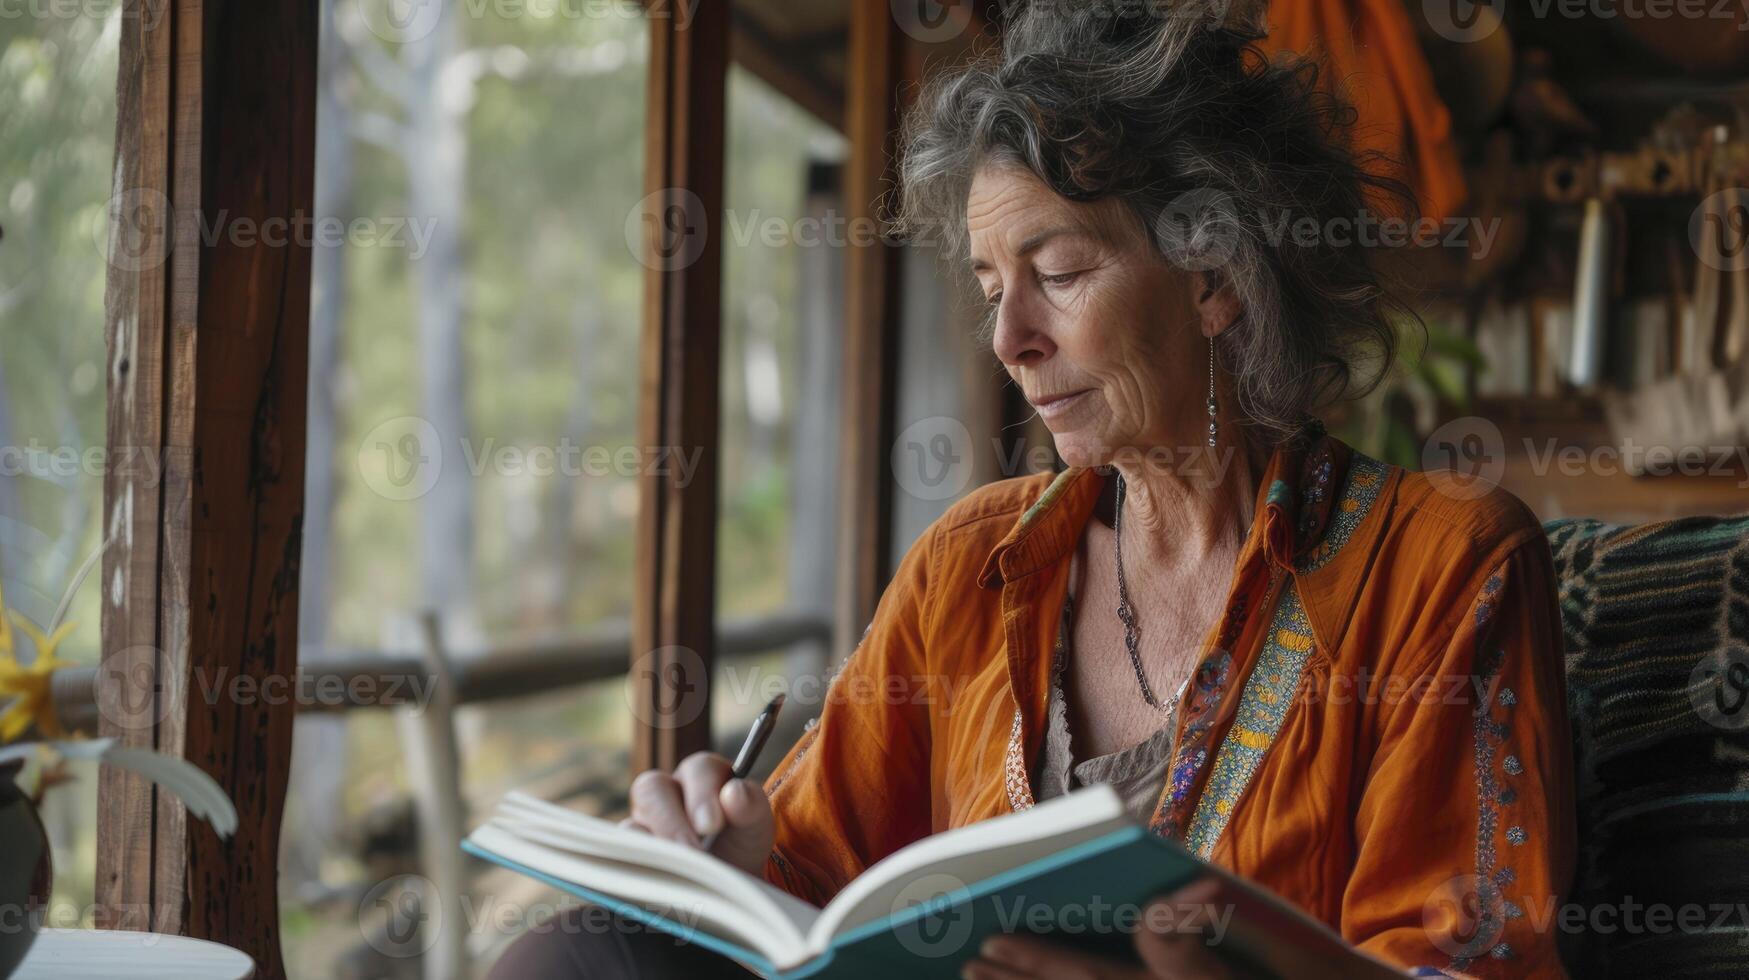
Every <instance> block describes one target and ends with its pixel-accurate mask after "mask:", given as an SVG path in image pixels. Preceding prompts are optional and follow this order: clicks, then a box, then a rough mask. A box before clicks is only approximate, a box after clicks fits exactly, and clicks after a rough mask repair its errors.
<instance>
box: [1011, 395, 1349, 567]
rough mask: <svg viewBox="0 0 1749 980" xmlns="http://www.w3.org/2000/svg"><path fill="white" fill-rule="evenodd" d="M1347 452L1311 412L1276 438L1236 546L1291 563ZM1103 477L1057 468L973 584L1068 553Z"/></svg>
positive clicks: (1318, 535) (1315, 524)
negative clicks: (1294, 429) (1251, 516)
mask: <svg viewBox="0 0 1749 980" xmlns="http://www.w3.org/2000/svg"><path fill="white" fill-rule="evenodd" d="M1352 457H1353V450H1351V449H1350V448H1349V447H1348V446H1347V445H1346V444H1344V443H1343V442H1342V441H1341V440H1339V439H1337V438H1335V437H1334V436H1331V435H1330V434H1329V433H1328V432H1327V431H1326V430H1325V427H1324V424H1323V422H1322V421H1320V420H1318V419H1310V420H1308V421H1307V422H1306V424H1305V425H1304V426H1303V427H1302V428H1301V429H1300V431H1299V432H1298V433H1296V434H1295V435H1294V436H1292V437H1291V438H1289V439H1288V440H1286V441H1284V442H1282V443H1280V444H1278V445H1277V446H1276V448H1275V450H1274V452H1272V453H1271V454H1270V458H1269V463H1268V465H1267V466H1265V467H1264V471H1263V478H1262V479H1261V480H1259V481H1258V490H1257V499H1256V500H1255V501H1254V509H1253V513H1255V514H1257V515H1258V517H1257V518H1256V519H1255V520H1253V521H1252V524H1251V534H1250V537H1249V538H1248V539H1247V540H1246V542H1245V544H1244V546H1243V549H1242V551H1241V554H1244V553H1247V552H1249V551H1250V550H1251V549H1253V548H1261V549H1262V550H1263V553H1264V555H1265V557H1266V558H1267V559H1268V561H1269V562H1270V564H1271V565H1273V566H1275V567H1277V568H1279V569H1281V570H1283V571H1292V570H1293V568H1294V564H1295V561H1296V559H1298V558H1299V557H1300V556H1301V555H1304V554H1306V553H1307V552H1308V551H1310V550H1311V549H1312V548H1314V547H1315V546H1316V544H1317V543H1318V542H1319V541H1320V540H1321V539H1322V538H1323V536H1324V532H1325V529H1326V528H1327V527H1328V526H1329V523H1330V517H1331V513H1332V511H1333V510H1334V508H1335V502H1336V497H1337V493H1336V492H1335V487H1334V486H1333V485H1332V481H1333V479H1334V478H1335V477H1336V476H1337V475H1340V474H1346V473H1347V471H1348V466H1349V462H1350V460H1351V459H1352ZM1108 479H1109V478H1108V477H1107V476H1106V475H1105V474H1104V473H1103V472H1102V471H1101V470H1099V469H1095V468H1091V467H1084V466H1072V467H1070V468H1068V469H1067V470H1064V471H1063V472H1061V473H1059V474H1057V476H1056V478H1055V479H1054V480H1052V481H1051V483H1050V485H1049V486H1048V487H1046V488H1045V491H1044V493H1043V494H1041V495H1040V496H1039V498H1038V500H1037V501H1036V502H1035V503H1033V505H1032V506H1031V507H1029V508H1027V510H1026V512H1025V513H1024V514H1022V515H1021V516H1020V519H1019V520H1017V521H1016V522H1015V524H1014V527H1013V528H1012V529H1010V530H1009V532H1008V534H1007V535H1006V536H1005V537H1004V538H1003V539H1002V541H1001V542H1000V543H998V544H997V545H996V547H995V548H994V549H992V550H991V552H990V554H989V556H988V557H987V558H986V559H985V561H984V565H983V568H982V569H981V570H980V571H979V572H978V584H979V585H980V586H983V587H984V588H998V587H1000V586H1001V585H1002V584H1003V583H1004V582H1012V581H1014V580H1016V579H1019V578H1024V577H1025V576H1027V575H1031V574H1032V573H1033V572H1036V571H1038V570H1039V569H1041V568H1046V567H1049V566H1051V565H1054V564H1056V563H1057V562H1061V561H1064V560H1066V559H1067V558H1068V557H1069V555H1070V554H1071V553H1073V551H1074V550H1075V544H1076V542H1077V541H1078V540H1079V539H1080V537H1081V532H1082V530H1083V529H1084V528H1085V527H1086V525H1087V521H1088V520H1089V519H1090V518H1091V517H1092V515H1093V508H1094V506H1095V505H1096V504H1097V503H1098V501H1099V496H1100V494H1101V493H1102V492H1103V491H1104V489H1105V484H1106V482H1107V480H1108Z"/></svg>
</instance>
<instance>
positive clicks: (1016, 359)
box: [991, 296, 1057, 367]
mask: <svg viewBox="0 0 1749 980" xmlns="http://www.w3.org/2000/svg"><path fill="white" fill-rule="evenodd" d="M1028 305H1029V304H1027V303H1026V301H1025V298H1024V297H1022V296H1004V297H1003V298H1002V301H1001V304H1000V305H999V306H997V308H996V332H995V335H994V337H993V338H992V341H991V349H992V350H993V351H994V352H995V354H996V358H997V360H1000V361H1001V362H1002V363H1003V364H1005V365H1007V366H1009V367H1019V366H1021V365H1023V364H1037V363H1039V362H1040V361H1044V360H1048V359H1049V358H1050V356H1051V355H1052V354H1054V353H1056V350H1057V345H1056V344H1055V343H1053V342H1052V340H1051V338H1050V335H1049V334H1048V333H1047V332H1046V330H1045V329H1043V322H1042V321H1041V320H1040V319H1039V318H1038V317H1037V316H1035V315H1033V313H1032V311H1030V310H1029V309H1028V308H1027V307H1028Z"/></svg>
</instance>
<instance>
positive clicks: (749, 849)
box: [711, 779, 777, 874]
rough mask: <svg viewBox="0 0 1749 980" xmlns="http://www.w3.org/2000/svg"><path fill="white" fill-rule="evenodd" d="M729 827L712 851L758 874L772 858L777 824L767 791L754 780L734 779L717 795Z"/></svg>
mask: <svg viewBox="0 0 1749 980" xmlns="http://www.w3.org/2000/svg"><path fill="white" fill-rule="evenodd" d="M717 802H718V803H719V805H720V806H721V807H722V810H723V817H724V821H725V826H724V828H723V831H722V833H721V834H719V835H718V836H717V840H716V844H715V845H714V846H713V847H712V848H711V850H712V852H713V853H715V854H716V855H717V856H718V857H720V858H722V859H723V860H725V861H727V862H729V863H730V864H733V865H735V866H736V867H738V868H744V869H746V870H747V871H749V872H751V873H753V874H758V873H759V871H760V869H761V868H763V867H764V866H765V859H766V858H767V857H769V856H770V855H771V845H772V842H773V840H774V839H775V838H776V835H777V822H776V820H774V819H773V817H772V814H771V800H770V798H768V797H767V796H766V795H765V788H764V787H762V786H760V785H759V784H758V783H756V782H753V781H752V780H750V779H731V780H729V781H728V782H727V783H725V784H723V788H722V789H721V790H719V791H718V792H717Z"/></svg>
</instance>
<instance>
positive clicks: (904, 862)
mask: <svg viewBox="0 0 1749 980" xmlns="http://www.w3.org/2000/svg"><path fill="white" fill-rule="evenodd" d="M1130 824H1131V821H1130V820H1129V818H1128V816H1127V815H1126V814H1125V813H1124V809H1123V801H1122V800H1120V799H1118V796H1117V793H1116V792H1114V791H1113V790H1112V788H1111V787H1109V786H1092V787H1089V788H1087V789H1084V790H1079V791H1077V792H1074V793H1071V794H1069V795H1068V796H1064V797H1059V798H1058V799H1054V800H1051V801H1049V802H1046V803H1041V804H1039V805H1038V806H1035V807H1033V808H1032V809H1030V810H1025V811H1022V812H1020V813H1013V814H1005V815H1003V816H1000V817H995V818H993V819H990V820H985V821H983V822H981V823H975V824H971V825H969V826H966V827H957V828H955V829H953V830H949V831H945V832H943V833H939V834H935V835H933V836H930V837H925V838H924V839H922V840H920V841H917V842H916V843H913V844H910V845H908V846H906V847H903V848H900V849H899V850H898V851H895V852H894V853H892V854H890V855H888V856H887V857H886V858H884V859H882V860H881V861H878V862H876V863H875V864H874V865H873V866H872V867H870V868H869V869H868V870H867V871H864V872H863V873H862V874H861V875H858V876H857V878H856V880H855V881H852V882H851V883H850V884H848V885H846V886H845V887H844V890H843V891H841V892H839V893H838V895H837V897H835V898H833V899H832V901H831V902H830V903H828V904H827V906H826V908H825V909H824V910H823V911H822V912H821V914H820V918H819V920H818V921H817V922H815V923H814V927H813V929H812V930H811V932H810V933H809V936H808V946H809V948H811V949H816V950H824V949H826V948H828V947H829V946H831V943H832V939H833V937H835V936H839V935H842V934H844V933H846V932H849V931H850V930H852V929H855V928H857V927H859V926H862V925H865V924H867V923H870V922H876V921H879V920H881V919H885V918H887V917H888V916H890V915H892V914H893V913H895V912H898V911H901V910H903V909H905V908H908V907H909V906H911V905H913V904H917V903H918V902H921V901H927V900H929V899H931V898H933V897H934V894H907V889H908V887H909V886H912V885H914V884H918V883H921V884H924V885H927V884H928V883H927V882H923V879H925V878H932V877H933V876H936V875H942V876H946V877H945V878H944V879H943V881H944V882H947V883H949V884H951V882H952V881H956V880H957V881H959V882H963V883H964V884H966V885H971V884H976V883H977V882H980V881H983V880H984V879H986V878H990V877H993V876H995V875H998V874H1001V873H1002V872H1004V871H1009V870H1012V869H1014V868H1018V867H1021V866H1022V865H1026V864H1030V863H1032V862H1033V861H1037V860H1039V859H1041V858H1046V857H1049V856H1050V855H1052V854H1055V853H1057V852H1058V851H1061V850H1065V849H1067V848H1070V847H1073V846H1075V845H1076V844H1080V843H1083V842H1085V841H1090V840H1094V839H1095V838H1098V837H1102V836H1104V835H1106V834H1109V833H1111V832H1113V831H1115V830H1119V829H1122V828H1123V827H1125V826H1129V825H1130ZM912 890H915V889H912ZM925 890H928V889H925Z"/></svg>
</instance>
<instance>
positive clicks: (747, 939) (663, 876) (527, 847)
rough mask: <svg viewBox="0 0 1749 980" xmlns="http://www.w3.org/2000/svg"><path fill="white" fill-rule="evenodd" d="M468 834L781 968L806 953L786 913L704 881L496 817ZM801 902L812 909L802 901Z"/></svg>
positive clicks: (519, 859)
mask: <svg viewBox="0 0 1749 980" xmlns="http://www.w3.org/2000/svg"><path fill="white" fill-rule="evenodd" d="M531 838H533V839H531ZM468 839H469V840H470V841H472V842H473V843H474V844H475V845H476V846H478V847H480V848H482V849H483V850H486V851H490V852H492V853H493V854H496V855H498V856H500V857H503V858H505V859H507V860H509V861H513V862H515V863H516V864H519V865H523V866H524V867H527V868H531V869H533V870H536V871H539V872H541V873H542V874H546V875H549V876H551V877H553V878H557V879H559V880H561V881H568V882H571V883H573V884H576V885H578V886H580V887H583V888H588V889H590V890H592V891H597V892H601V893H602V894H604V895H610V896H612V897H614V898H617V899H620V900H621V901H624V902H626V903H627V904H629V905H635V906H638V907H639V908H643V909H645V910H647V911H649V912H651V913H653V914H655V915H659V916H661V917H662V918H664V919H667V920H668V921H670V922H673V923H676V924H678V925H680V926H683V927H686V928H688V929H694V930H697V931H699V932H702V933H706V934H708V935H711V936H715V937H717V938H718V939H723V940H726V941H728V942H730V943H733V944H735V945H738V946H742V947H745V948H747V949H751V950H753V951H755V952H757V953H759V954H760V955H761V956H764V957H765V958H766V959H768V960H770V961H771V962H772V963H773V964H775V965H777V966H778V967H779V968H780V969H781V968H787V967H790V966H793V965H796V964H798V963H800V962H802V961H804V960H806V959H807V958H808V956H809V951H808V950H807V949H805V948H804V946H805V941H804V939H803V935H802V933H801V931H800V930H799V929H798V928H797V927H796V924H795V923H794V922H793V921H791V920H790V919H789V918H788V917H787V916H785V915H783V914H781V913H778V914H777V915H776V916H775V917H774V916H773V915H772V914H770V913H769V912H766V911H765V910H757V911H756V910H755V909H753V908H749V907H747V906H745V905H742V904H740V903H737V902H735V901H732V900H730V899H727V898H724V897H723V896H722V895H721V894H720V893H718V892H716V891H715V890H713V889H711V888H710V887H709V886H707V885H703V884H701V883H699V882H696V881H692V880H689V879H687V878H685V877H682V876H680V875H677V874H672V873H670V872H668V871H665V870H662V869H661V868H660V867H650V866H648V865H644V864H641V863H628V862H617V861H613V860H610V859H604V858H599V857H586V856H582V855H578V854H574V853H569V852H567V851H566V850H565V849H564V845H563V842H562V841H559V842H557V845H556V846H555V843H554V842H555V841H557V838H555V837H553V836H551V835H548V834H546V833H544V832H542V831H540V830H531V829H528V828H523V829H521V830H514V831H513V830H510V829H508V828H506V827H504V826H502V825H500V824H499V823H498V822H497V821H496V820H494V821H493V822H492V823H489V824H487V825H486V826H484V827H481V828H479V829H478V830H476V831H474V832H473V833H472V834H470V835H469V837H468ZM712 860H715V859H714V858H713V859H712ZM801 904H802V905H803V907H804V908H809V910H810V911H814V910H812V909H811V907H809V906H807V905H806V903H801ZM816 914H817V912H816Z"/></svg>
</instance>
